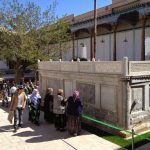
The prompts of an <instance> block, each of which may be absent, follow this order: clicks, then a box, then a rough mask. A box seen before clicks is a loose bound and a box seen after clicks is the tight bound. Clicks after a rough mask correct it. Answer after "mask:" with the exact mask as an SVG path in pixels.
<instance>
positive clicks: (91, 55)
mask: <svg viewBox="0 0 150 150" xmlns="http://www.w3.org/2000/svg"><path fill="white" fill-rule="evenodd" d="M88 31H89V34H90V59H91V60H92V58H93V56H94V54H93V29H88Z"/></svg>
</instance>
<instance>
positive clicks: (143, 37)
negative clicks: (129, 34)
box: [141, 16, 146, 60]
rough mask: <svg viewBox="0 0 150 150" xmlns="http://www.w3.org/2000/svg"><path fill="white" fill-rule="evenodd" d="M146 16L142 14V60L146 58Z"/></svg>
mask: <svg viewBox="0 0 150 150" xmlns="http://www.w3.org/2000/svg"><path fill="white" fill-rule="evenodd" d="M145 22H146V18H145V16H142V19H141V23H142V34H141V60H145Z"/></svg>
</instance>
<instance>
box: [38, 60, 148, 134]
mask: <svg viewBox="0 0 150 150" xmlns="http://www.w3.org/2000/svg"><path fill="white" fill-rule="evenodd" d="M38 71H39V79H40V90H41V91H40V92H41V93H42V95H43V96H44V94H45V91H46V89H47V88H48V87H52V88H53V89H54V94H56V92H57V89H59V88H63V89H64V91H65V96H66V97H69V96H70V95H72V93H73V91H74V90H79V91H80V96H81V99H82V101H83V104H84V109H83V114H84V115H86V116H90V117H92V118H95V119H97V120H100V121H104V122H107V123H110V124H113V125H116V126H118V127H121V128H124V129H126V130H130V129H131V128H132V126H133V125H135V124H136V125H137V126H136V127H137V130H138V129H141V128H145V129H147V128H149V127H150V121H149V118H150V61H145V62H140V61H138V62H137V61H128V58H124V59H123V60H122V61H85V62H80V61H77V62H71V61H70V62H67V61H51V62H50V61H49V62H48V61H42V62H39V63H38ZM133 104H134V105H133ZM83 121H85V122H86V121H87V120H83ZM87 122H88V123H89V124H91V125H93V126H96V127H100V128H101V129H104V130H107V131H109V132H112V131H113V129H110V128H107V127H104V126H101V125H99V124H96V123H94V122H91V121H87Z"/></svg>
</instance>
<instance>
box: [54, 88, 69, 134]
mask: <svg viewBox="0 0 150 150" xmlns="http://www.w3.org/2000/svg"><path fill="white" fill-rule="evenodd" d="M66 100H67V99H65V98H64V95H63V90H62V89H59V90H58V93H57V96H56V98H54V105H53V111H54V114H55V121H54V122H55V128H56V130H60V131H65V127H66V112H65V107H66V106H65V105H66Z"/></svg>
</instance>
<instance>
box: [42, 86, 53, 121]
mask: <svg viewBox="0 0 150 150" xmlns="http://www.w3.org/2000/svg"><path fill="white" fill-rule="evenodd" d="M44 119H45V120H46V121H47V122H49V123H52V122H53V89H52V88H48V89H47V91H46V95H45V98H44Z"/></svg>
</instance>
